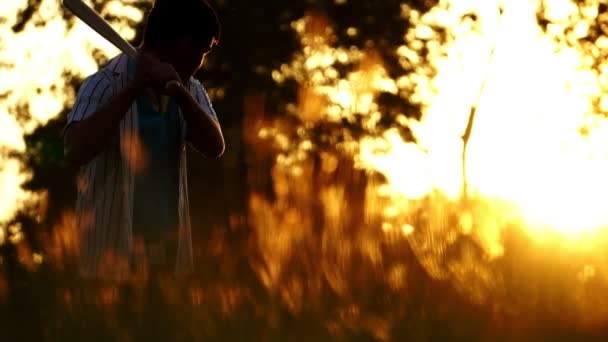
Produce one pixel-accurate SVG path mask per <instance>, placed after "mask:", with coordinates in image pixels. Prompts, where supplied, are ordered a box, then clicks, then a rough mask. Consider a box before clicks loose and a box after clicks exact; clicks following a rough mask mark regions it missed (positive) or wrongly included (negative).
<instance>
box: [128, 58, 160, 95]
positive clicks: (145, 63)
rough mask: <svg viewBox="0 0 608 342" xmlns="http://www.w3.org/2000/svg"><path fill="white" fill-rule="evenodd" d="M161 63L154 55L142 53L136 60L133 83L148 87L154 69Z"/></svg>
mask: <svg viewBox="0 0 608 342" xmlns="http://www.w3.org/2000/svg"><path fill="white" fill-rule="evenodd" d="M159 64H160V61H159V60H158V59H156V58H155V57H154V56H151V55H148V54H144V53H140V54H139V55H137V59H136V60H135V75H134V76H133V83H134V84H135V85H136V86H137V87H138V88H141V89H144V88H146V87H148V86H149V85H150V83H151V81H152V70H153V69H154V68H156V66H157V65H159Z"/></svg>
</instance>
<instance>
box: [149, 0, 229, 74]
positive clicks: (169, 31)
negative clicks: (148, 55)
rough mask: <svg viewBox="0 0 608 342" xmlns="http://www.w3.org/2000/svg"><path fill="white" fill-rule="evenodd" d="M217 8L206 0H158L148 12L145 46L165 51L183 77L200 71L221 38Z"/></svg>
mask: <svg viewBox="0 0 608 342" xmlns="http://www.w3.org/2000/svg"><path fill="white" fill-rule="evenodd" d="M220 33H221V26H220V22H219V19H218V17H217V14H216V12H215V10H213V8H212V7H211V6H210V5H209V4H208V3H207V1H205V0H156V1H154V5H153V7H152V10H151V11H150V13H149V14H148V17H147V22H146V27H145V31H144V38H143V46H144V47H146V48H149V49H152V50H155V51H159V52H162V54H163V55H165V56H164V57H165V58H166V59H167V62H170V63H172V64H173V66H174V67H175V68H176V70H177V71H178V73H180V76H182V77H184V76H191V75H192V74H193V73H194V72H196V70H198V69H199V68H200V67H201V65H202V61H203V58H204V55H205V54H206V53H207V52H209V51H210V50H211V48H212V47H213V46H214V45H217V44H218V43H219V40H220Z"/></svg>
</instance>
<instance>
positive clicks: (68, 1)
mask: <svg viewBox="0 0 608 342" xmlns="http://www.w3.org/2000/svg"><path fill="white" fill-rule="evenodd" d="M62 3H63V6H65V8H67V9H68V10H70V12H72V13H73V14H74V15H75V16H76V17H78V18H79V19H80V20H82V22H84V23H85V24H87V25H88V26H89V27H90V28H92V29H93V30H94V31H95V32H97V33H98V34H99V35H101V36H102V37H104V38H105V39H106V40H107V41H109V42H110V43H112V44H113V45H114V46H116V47H117V48H118V49H119V50H120V51H122V52H124V53H125V54H127V55H129V56H130V57H132V58H135V57H137V50H136V49H135V48H134V47H133V45H131V44H130V43H129V42H127V41H126V40H125V39H124V38H123V37H121V36H120V35H119V34H118V32H116V31H115V30H114V28H112V26H110V24H108V22H107V21H106V20H105V19H103V18H102V17H101V16H100V15H99V13H97V12H95V10H94V9H92V8H91V7H89V6H87V5H86V4H85V3H84V2H83V1H82V0H62ZM172 82H177V81H169V82H167V84H166V85H165V88H168V87H169V85H170V84H171V83H172ZM178 83H179V82H178ZM168 100H169V99H168V97H167V96H162V97H161V107H162V108H161V110H162V111H163V112H164V111H165V108H166V106H167V102H168Z"/></svg>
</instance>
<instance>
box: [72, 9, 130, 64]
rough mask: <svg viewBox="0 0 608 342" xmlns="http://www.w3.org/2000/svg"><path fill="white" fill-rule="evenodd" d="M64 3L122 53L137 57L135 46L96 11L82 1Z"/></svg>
mask: <svg viewBox="0 0 608 342" xmlns="http://www.w3.org/2000/svg"><path fill="white" fill-rule="evenodd" d="M62 3H63V6H65V7H66V8H67V9H68V10H70V12H72V13H73V14H74V15H75V16H76V17H78V18H79V19H80V20H82V22H84V23H85V24H87V25H88V26H89V27H90V28H92V29H93V30H94V31H95V32H97V33H99V35H101V36H102V37H104V38H105V39H106V40H107V41H109V42H110V43H112V44H113V45H114V46H116V47H117V48H118V49H119V50H120V51H122V52H124V53H126V54H127V55H129V56H131V57H133V58H135V57H136V56H137V50H135V48H134V47H133V45H131V44H129V42H127V41H126V40H125V39H124V38H123V37H121V36H120V35H119V34H118V32H116V31H115V30H114V29H113V28H112V26H110V24H108V22H107V21H105V19H103V18H102V17H101V16H100V15H99V14H98V13H97V12H95V10H94V9H92V8H91V7H89V6H87V5H86V4H85V3H84V2H83V1H82V0H62Z"/></svg>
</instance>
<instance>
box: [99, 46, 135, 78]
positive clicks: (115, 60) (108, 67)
mask: <svg viewBox="0 0 608 342" xmlns="http://www.w3.org/2000/svg"><path fill="white" fill-rule="evenodd" d="M128 61H129V57H128V56H127V55H126V54H124V53H121V54H119V55H116V56H114V57H112V58H111V59H110V60H108V61H107V62H106V63H105V64H103V65H101V67H100V68H99V70H97V71H96V72H94V73H93V74H91V76H101V77H104V78H107V79H108V80H110V81H116V80H118V79H119V78H120V76H121V75H122V74H125V73H126V72H127V66H128Z"/></svg>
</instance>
